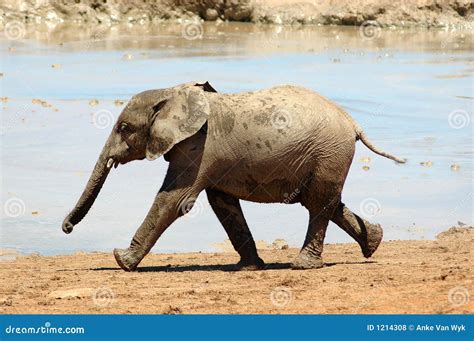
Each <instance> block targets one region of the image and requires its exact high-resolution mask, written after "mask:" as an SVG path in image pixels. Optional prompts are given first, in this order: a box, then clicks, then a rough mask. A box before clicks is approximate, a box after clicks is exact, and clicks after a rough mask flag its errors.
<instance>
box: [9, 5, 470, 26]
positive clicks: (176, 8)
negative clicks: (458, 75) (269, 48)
mask: <svg viewBox="0 0 474 341" xmlns="http://www.w3.org/2000/svg"><path fill="white" fill-rule="evenodd" d="M170 19H171V20H176V19H177V20H183V19H184V20H188V19H190V20H196V19H204V20H207V21H226V20H228V21H244V22H254V23H269V24H276V25H293V24H297V25H300V24H309V25H357V26H360V25H361V24H363V23H365V22H367V21H376V22H377V26H384V27H385V26H397V27H425V28H430V27H453V26H454V27H464V28H472V22H473V20H474V4H473V2H472V1H470V0H409V1H407V0H238V1H226V0H206V1H204V0H186V1H183V0H158V1H157V0H127V1H120V0H116V1H98V0H54V1H53V0H3V1H2V4H0V27H1V26H2V25H3V24H5V25H7V24H8V23H9V22H10V23H12V21H15V20H20V21H25V22H28V23H30V24H46V25H48V26H54V25H57V24H60V23H62V22H74V23H78V24H81V23H93V24H102V25H111V24H114V23H118V22H126V23H130V24H138V25H146V24H148V23H151V22H161V21H163V20H170ZM7 28H8V27H7ZM9 29H12V28H9ZM2 30H3V28H2Z"/></svg>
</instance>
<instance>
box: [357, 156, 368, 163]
mask: <svg viewBox="0 0 474 341" xmlns="http://www.w3.org/2000/svg"><path fill="white" fill-rule="evenodd" d="M359 160H360V162H363V163H370V161H371V159H370V157H368V156H362V157H361V158H360V159H359Z"/></svg>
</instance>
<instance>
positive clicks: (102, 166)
mask: <svg viewBox="0 0 474 341" xmlns="http://www.w3.org/2000/svg"><path fill="white" fill-rule="evenodd" d="M107 145H108V144H106V146H105V147H104V149H103V150H102V152H101V154H100V156H99V159H98V160H97V162H96V164H95V167H94V170H93V171H92V174H91V176H90V178H89V181H88V182H87V185H86V188H85V189H84V191H83V192H82V195H81V197H80V198H79V200H78V201H77V203H76V206H75V207H74V209H73V210H72V211H71V213H69V214H68V215H67V217H66V218H65V219H64V221H63V225H62V229H63V231H64V232H65V233H71V232H72V229H73V227H74V226H75V225H77V224H78V223H79V222H80V221H81V220H82V218H84V216H85V215H86V214H87V212H89V209H90V208H91V206H92V204H93V203H94V201H95V199H96V198H97V195H98V194H99V192H100V189H101V188H102V185H103V184H104V182H105V179H107V175H108V174H109V172H110V169H111V167H112V165H113V163H114V160H113V159H112V158H110V157H108V155H107V154H108V152H107V150H108V147H107Z"/></svg>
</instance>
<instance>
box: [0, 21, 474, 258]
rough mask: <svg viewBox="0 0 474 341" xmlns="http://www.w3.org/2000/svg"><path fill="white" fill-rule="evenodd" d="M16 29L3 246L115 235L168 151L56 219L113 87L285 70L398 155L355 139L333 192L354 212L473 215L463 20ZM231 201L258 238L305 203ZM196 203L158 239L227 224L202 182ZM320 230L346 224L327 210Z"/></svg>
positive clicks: (134, 214)
mask: <svg viewBox="0 0 474 341" xmlns="http://www.w3.org/2000/svg"><path fill="white" fill-rule="evenodd" d="M26 37H27V38H28V40H23V41H10V40H7V39H3V40H1V41H0V44H1V45H0V51H1V55H2V58H1V70H0V72H1V73H2V74H3V76H2V77H1V78H0V79H1V85H2V86H1V96H0V97H2V101H3V103H1V105H2V130H1V138H2V148H1V152H2V155H1V159H2V166H1V171H2V203H3V212H2V225H1V244H0V248H13V249H16V250H20V251H22V252H33V251H39V252H41V253H45V254H58V253H68V252H73V251H76V250H87V251H92V250H106V251H109V250H111V249H112V248H113V247H117V246H118V247H124V246H126V245H127V244H128V243H129V241H130V239H131V237H132V235H133V233H134V232H135V229H136V228H137V226H138V225H139V224H140V223H141V221H142V219H143V218H144V217H145V215H146V212H147V210H148V208H149V206H150V205H151V203H152V201H153V197H154V195H155V194H156V191H157V190H158V188H159V187H160V184H161V182H162V180H163V177H164V174H165V172H166V166H167V164H166V162H165V161H164V160H161V159H160V160H158V161H155V162H148V161H140V162H134V163H131V164H130V165H127V166H125V167H119V168H118V169H116V170H113V172H112V174H111V175H110V176H109V178H108V180H107V182H106V184H105V185H104V188H103V190H102V192H101V193H100V196H99V198H98V200H97V201H96V204H95V205H94V206H93V208H92V209H91V211H90V213H89V215H88V216H87V217H86V218H85V219H84V220H83V221H82V222H81V223H80V224H79V225H78V226H77V227H76V229H75V230H74V232H73V233H72V234H71V235H67V236H66V235H64V234H63V233H62V231H61V229H60V226H61V222H62V219H63V218H64V216H65V215H66V214H67V213H68V211H69V210H70V209H71V208H72V207H73V205H74V204H75V202H76V200H77V199H78V197H79V195H80V193H81V191H82V189H83V186H84V184H85V182H86V181H87V178H88V176H89V174H90V171H91V170H92V167H93V165H94V163H95V159H96V157H97V155H98V153H99V152H100V150H101V148H102V145H103V143H104V141H105V139H106V137H107V135H108V134H109V131H110V129H111V124H112V122H113V121H114V120H115V118H116V117H117V115H118V114H119V112H120V110H121V109H122V108H123V106H124V103H121V102H120V101H125V102H126V101H127V100H128V98H130V96H131V95H133V94H135V93H137V92H139V91H142V90H145V89H153V88H161V87H167V86H172V85H175V84H178V83H182V82H188V81H190V80H209V81H210V82H211V84H212V85H213V86H214V87H215V88H216V89H218V91H221V92H239V91H248V90H256V89H260V88H264V87H269V86H272V85H276V84H285V83H291V84H299V85H303V86H306V87H309V88H312V89H314V90H316V91H318V92H320V93H321V94H323V95H325V96H327V97H329V98H330V99H332V100H334V101H336V102H337V103H339V104H340V105H341V106H343V107H344V108H345V109H346V110H347V111H348V112H350V114H351V115H352V116H353V117H354V118H355V119H356V120H357V121H358V123H359V124H360V125H361V126H362V127H363V128H364V130H365V131H366V133H367V135H368V136H369V137H370V138H371V139H372V140H373V141H374V143H375V144H376V145H377V146H379V147H380V148H382V149H384V150H386V151H389V152H391V153H393V154H395V155H398V156H401V157H406V158H408V160H409V162H408V164H407V165H403V166H397V165H395V164H394V163H393V162H391V161H389V160H386V159H384V158H382V157H379V156H377V155H374V154H373V153H371V152H370V151H369V150H368V149H367V148H365V147H364V146H363V145H361V144H358V145H357V152H356V156H355V159H354V163H353V166H352V168H351V171H350V174H349V177H348V181H347V183H346V187H345V190H344V192H343V201H344V202H345V203H346V204H347V205H348V206H349V207H351V208H352V209H353V210H354V211H355V212H358V213H361V214H362V213H364V214H365V215H368V216H369V218H368V219H369V220H371V221H374V222H379V223H381V224H382V225H383V226H384V228H385V236H386V239H399V238H403V239H405V238H414V239H420V238H433V237H434V236H435V235H436V234H437V233H438V232H439V231H441V230H443V229H445V228H447V227H448V226H451V225H455V224H457V223H458V221H459V222H460V223H466V224H472V220H473V217H472V212H473V210H472V207H473V198H472V192H473V188H472V171H473V165H472V151H473V140H472V129H473V123H472V119H473V118H472V112H473V97H474V95H473V90H472V85H473V84H472V73H473V70H474V58H473V57H474V53H473V46H472V34H471V33H469V32H463V31H459V32H458V31H454V32H446V31H400V30H393V31H392V30H384V31H382V32H381V34H380V36H379V38H377V39H372V40H370V39H367V38H364V37H361V36H360V34H359V31H358V30H357V29H356V28H353V27H348V28H345V27H301V28H289V27H272V26H259V25H250V24H221V25H216V24H205V25H204V27H203V34H202V37H201V38H200V39H199V38H198V39H194V40H189V39H185V38H184V37H183V36H182V32H181V27H180V26H179V25H167V26H152V27H139V28H136V27H135V28H130V27H127V26H118V27H113V28H111V29H102V28H98V27H95V28H86V29H80V30H79V29H77V28H71V29H56V30H54V31H53V32H48V31H46V30H44V31H42V30H41V29H38V28H35V29H31V30H30V31H29V32H28V33H27V35H26ZM3 97H8V98H3ZM33 100H35V101H33ZM99 117H100V122H99V121H98V118H99ZM94 122H95V124H93V123H94ZM421 163H422V164H421ZM243 207H244V211H245V214H246V217H247V220H248V222H249V225H250V228H251V230H252V232H253V234H254V237H255V239H260V240H265V241H267V242H272V241H273V240H274V239H277V238H283V239H286V240H287V241H288V242H289V244H290V245H294V246H299V245H301V243H302V240H303V238H304V235H305V232H306V224H307V214H306V212H305V210H304V209H303V208H301V206H299V205H278V204H275V205H263V204H254V203H244V204H243ZM195 209H197V210H198V212H195V214H191V215H190V217H187V216H185V217H183V218H182V219H180V220H179V221H177V222H176V223H175V224H174V225H173V226H172V227H171V228H170V229H169V230H168V231H167V232H166V233H165V234H164V235H163V236H162V239H160V241H159V242H158V243H157V246H156V247H155V248H154V251H155V252H163V251H197V250H203V251H209V250H213V247H212V245H213V244H214V243H216V242H220V241H222V240H224V239H225V238H226V236H225V233H224V231H223V229H222V227H220V226H219V222H218V221H217V219H216V218H215V217H214V215H213V213H212V211H211V209H210V207H209V205H208V204H207V201H206V198H205V194H202V195H201V196H200V197H199V204H198V205H197V206H196V208H195ZM327 241H328V242H346V241H350V238H349V237H348V236H347V235H345V234H344V232H342V231H341V230H340V229H339V228H338V227H337V226H335V225H332V224H331V226H330V228H329V230H328V237H327Z"/></svg>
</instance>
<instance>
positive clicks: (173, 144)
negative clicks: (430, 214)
mask: <svg viewBox="0 0 474 341" xmlns="http://www.w3.org/2000/svg"><path fill="white" fill-rule="evenodd" d="M357 140H361V141H362V142H363V143H364V144H365V145H366V146H367V147H368V148H370V149H371V150H372V151H374V152H375V153H377V154H380V155H382V156H384V157H387V158H389V159H392V160H394V161H396V162H398V163H404V162H405V161H404V160H402V159H399V158H396V157H394V156H392V155H390V154H387V153H386V152H383V151H381V150H379V149H377V148H376V147H375V146H374V145H372V144H371V143H370V142H369V140H368V139H367V136H366V135H365V134H364V132H363V131H362V129H361V128H360V127H359V126H358V125H357V123H355V121H354V120H353V119H352V118H351V117H350V116H349V115H348V114H347V113H346V112H344V111H343V110H342V109H341V108H339V107H338V106H336V105H335V104H333V103H332V102H330V101H329V100H328V99H326V98H324V97H322V96H320V95H319V94H317V93H315V92H313V91H311V90H308V89H305V88H302V87H298V86H289V85H286V86H277V87H273V88H270V89H265V90H261V91H256V92H247V93H239V94H221V93H217V92H216V91H215V90H214V88H213V87H212V86H211V85H210V84H209V83H208V82H205V83H196V82H192V83H186V84H180V85H177V86H175V87H171V88H166V89H159V90H149V91H145V92H142V93H139V94H137V95H135V96H133V97H132V99H131V100H130V102H129V103H128V104H127V106H126V107H125V109H124V110H123V112H122V113H121V114H120V116H119V118H118V119H117V122H116V124H115V125H114V127H113V130H112V132H111V134H110V136H109V137H108V139H107V141H106V143H105V146H104V147H103V149H102V152H101V154H100V156H99V158H98V160H97V163H96V165H95V167H94V170H93V171H92V174H91V176H90V178H89V181H88V183H87V185H86V187H85V189H84V191H83V193H82V195H81V196H80V198H79V200H78V202H77V204H76V206H75V207H74V209H73V210H72V211H71V213H69V215H68V216H67V217H66V218H65V219H64V222H63V226H62V228H63V231H64V232H65V233H70V232H72V230H73V227H74V226H75V225H77V224H78V223H79V222H80V221H81V220H82V219H83V218H84V216H85V215H86V214H87V212H88V211H89V209H90V208H91V206H92V204H93V203H94V201H95V199H96V198H97V196H98V194H99V192H100V189H101V187H102V185H103V184H104V182H105V180H106V178H107V176H108V174H109V172H110V170H111V168H112V166H114V167H117V166H118V165H123V164H126V163H128V162H130V161H133V160H142V159H145V158H147V159H148V160H154V159H156V158H158V157H159V156H162V155H163V156H164V158H165V160H166V161H168V162H169V167H168V170H167V174H166V176H165V179H164V182H163V184H162V186H161V188H160V190H159V191H158V193H157V195H156V197H155V199H154V202H153V205H152V207H151V208H150V210H149V212H148V214H147V216H146V217H145V219H144V220H143V223H142V224H141V225H140V226H139V228H138V230H137V232H136V233H135V236H134V237H133V239H132V241H131V243H130V246H129V247H128V248H126V249H115V250H114V256H115V258H116V260H117V263H118V264H119V265H120V267H121V268H122V269H124V270H126V271H133V270H135V269H136V268H137V266H138V264H139V263H140V261H141V260H142V259H143V258H144V257H145V256H146V255H147V254H148V252H149V251H150V249H151V248H152V247H153V245H154V244H155V243H156V241H157V240H158V238H159V237H160V236H161V234H162V233H163V232H164V231H165V230H166V229H167V228H168V227H169V226H170V225H171V224H172V223H173V222H174V221H175V220H176V219H178V218H179V217H180V216H182V215H183V214H186V213H187V211H189V210H190V209H191V208H192V204H193V203H194V201H195V199H196V198H197V197H198V195H199V193H201V192H202V191H206V193H207V196H208V199H209V203H210V205H211V207H212V209H213V211H214V212H215V214H216V216H217V218H218V219H219V221H220V222H221V224H222V226H223V227H224V229H225V231H226V233H227V234H228V236H229V239H230V241H231V242H232V245H233V246H234V248H235V250H236V251H237V252H238V253H239V255H240V257H241V260H240V262H239V263H238V267H239V268H241V269H262V268H263V267H264V262H263V260H262V259H261V258H260V257H259V256H258V253H257V249H256V246H255V242H254V239H253V237H252V234H251V232H250V229H249V227H248V225H247V222H246V220H245V217H244V215H243V212H242V208H241V206H240V200H248V201H253V202H261V203H273V202H279V203H286V204H293V203H300V204H301V205H303V206H304V207H305V208H306V209H307V210H308V212H309V218H310V219H309V224H308V231H307V234H306V238H305V241H304V244H303V247H302V249H301V251H300V254H299V255H298V257H297V258H296V260H295V261H294V263H293V268H294V269H309V268H319V267H322V266H323V265H324V262H323V260H322V257H321V254H322V251H323V242H324V237H325V234H326V228H327V225H328V222H329V221H330V220H331V221H333V222H334V223H336V224H337V225H338V226H339V227H341V228H342V229H343V230H344V231H346V232H347V233H348V234H349V235H350V236H351V237H352V238H354V239H355V240H356V241H357V243H359V245H360V247H361V250H362V253H363V254H364V256H365V257H370V256H371V255H372V254H373V253H374V252H375V250H376V249H377V247H378V246H379V244H380V242H381V240H382V235H383V232H382V228H381V227H380V226H379V225H375V224H371V223H369V222H368V221H366V220H364V219H362V218H360V217H359V216H357V215H356V214H354V213H353V212H351V211H350V210H349V209H348V208H347V207H346V206H345V205H344V204H343V203H342V202H341V192H342V189H343V186H344V182H345V180H346V176H347V173H348V171H349V167H350V165H351V163H352V159H353V156H354V150H355V143H356V141H357ZM289 193H290V194H289ZM183 208H185V209H183Z"/></svg>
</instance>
